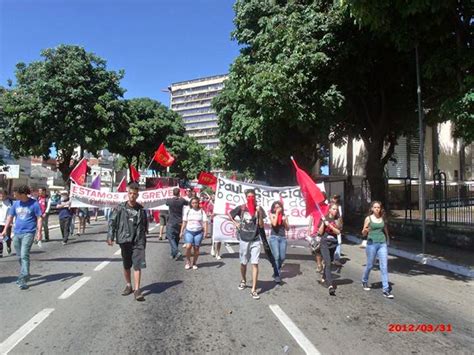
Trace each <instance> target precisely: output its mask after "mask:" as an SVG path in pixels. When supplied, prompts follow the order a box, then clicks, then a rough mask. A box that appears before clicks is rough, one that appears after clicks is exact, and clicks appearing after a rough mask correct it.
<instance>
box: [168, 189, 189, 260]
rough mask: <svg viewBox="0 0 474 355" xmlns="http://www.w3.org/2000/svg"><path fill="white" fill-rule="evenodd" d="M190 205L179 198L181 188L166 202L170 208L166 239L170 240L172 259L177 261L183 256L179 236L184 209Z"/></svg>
mask: <svg viewBox="0 0 474 355" xmlns="http://www.w3.org/2000/svg"><path fill="white" fill-rule="evenodd" d="M188 204H189V203H188V201H186V200H185V199H184V198H182V197H179V187H175V188H174V189H173V197H172V198H170V199H168V200H167V201H166V206H168V207H169V216H168V223H167V225H166V238H168V242H169V243H170V248H171V257H172V258H173V259H175V260H178V259H179V258H180V257H181V255H182V254H181V252H180V251H179V250H178V245H179V234H180V232H181V224H182V223H183V208H184V206H187V205H188Z"/></svg>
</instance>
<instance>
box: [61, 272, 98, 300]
mask: <svg viewBox="0 0 474 355" xmlns="http://www.w3.org/2000/svg"><path fill="white" fill-rule="evenodd" d="M90 279H91V278H90V276H86V277H83V278H82V279H80V280H79V281H77V282H76V283H75V284H74V285H72V286H71V287H69V288H68V289H67V290H66V291H64V292H63V293H62V295H61V296H59V297H58V300H65V299H66V298H69V297H70V296H71V295H72V294H73V293H74V292H76V291H77V290H79V289H80V288H81V287H82V286H83V285H84V284H85V283H86V282H87V281H89V280H90Z"/></svg>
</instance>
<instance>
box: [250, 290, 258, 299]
mask: <svg viewBox="0 0 474 355" xmlns="http://www.w3.org/2000/svg"><path fill="white" fill-rule="evenodd" d="M250 294H251V295H252V298H253V299H254V300H259V299H260V296H259V295H258V293H257V291H252V292H250Z"/></svg>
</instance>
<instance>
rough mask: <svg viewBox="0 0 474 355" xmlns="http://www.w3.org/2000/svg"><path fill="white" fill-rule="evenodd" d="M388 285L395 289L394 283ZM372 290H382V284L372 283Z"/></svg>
mask: <svg viewBox="0 0 474 355" xmlns="http://www.w3.org/2000/svg"><path fill="white" fill-rule="evenodd" d="M388 284H389V285H390V287H393V285H395V284H394V283H393V282H390V281H389V282H388ZM370 288H373V289H375V290H380V289H381V288H382V282H372V283H371V284H370Z"/></svg>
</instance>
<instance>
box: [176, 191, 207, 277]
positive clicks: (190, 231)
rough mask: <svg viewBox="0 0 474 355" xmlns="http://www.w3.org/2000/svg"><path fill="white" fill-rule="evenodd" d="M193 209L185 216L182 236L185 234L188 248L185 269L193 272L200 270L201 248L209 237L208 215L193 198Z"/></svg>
mask: <svg viewBox="0 0 474 355" xmlns="http://www.w3.org/2000/svg"><path fill="white" fill-rule="evenodd" d="M190 205H191V207H190V208H189V209H188V210H187V211H186V213H184V214H183V224H182V226H181V233H180V236H181V237H182V236H183V234H184V244H185V247H186V264H185V266H184V268H185V269H186V270H189V269H190V268H191V267H192V268H193V270H196V269H197V268H198V266H197V259H198V257H199V247H200V246H201V242H202V239H203V238H204V236H205V235H207V215H206V213H205V212H204V211H203V210H202V208H200V207H199V199H198V198H197V197H193V198H192V199H191V202H190ZM192 248H194V255H193V263H192V265H191V249H192Z"/></svg>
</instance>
